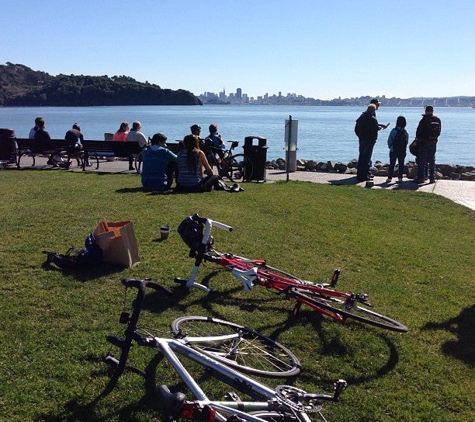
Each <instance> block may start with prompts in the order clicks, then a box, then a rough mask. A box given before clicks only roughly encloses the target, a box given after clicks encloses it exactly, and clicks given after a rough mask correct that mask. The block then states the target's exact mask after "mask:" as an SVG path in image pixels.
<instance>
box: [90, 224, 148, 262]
mask: <svg viewBox="0 0 475 422" xmlns="http://www.w3.org/2000/svg"><path fill="white" fill-rule="evenodd" d="M94 238H95V239H96V243H97V244H98V245H99V246H100V247H101V249H102V251H103V254H104V262H107V263H109V264H113V265H117V266H121V267H127V268H131V267H134V266H136V265H137V264H138V263H139V262H140V258H139V248H138V245H137V239H136V237H135V232H134V223H133V222H132V221H130V220H127V221H118V222H105V221H101V222H100V223H99V224H98V226H97V228H96V230H95V231H94Z"/></svg>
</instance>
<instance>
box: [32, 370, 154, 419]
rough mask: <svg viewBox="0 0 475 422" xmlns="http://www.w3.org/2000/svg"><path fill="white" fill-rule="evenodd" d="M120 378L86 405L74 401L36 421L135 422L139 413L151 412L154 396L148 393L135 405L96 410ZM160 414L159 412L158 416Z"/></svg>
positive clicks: (113, 380)
mask: <svg viewBox="0 0 475 422" xmlns="http://www.w3.org/2000/svg"><path fill="white" fill-rule="evenodd" d="M117 381H118V378H116V377H113V378H112V379H111V381H110V382H109V383H108V385H107V386H106V388H105V389H104V391H102V392H101V393H100V394H99V395H98V396H97V397H96V398H95V399H93V400H92V401H91V402H89V403H86V404H81V402H80V401H81V399H80V398H79V399H73V400H70V401H68V402H67V403H65V404H64V409H63V410H62V411H61V412H59V413H55V414H52V413H49V414H41V415H38V416H37V417H35V418H34V421H37V422H42V421H48V422H99V421H105V420H117V421H135V420H139V419H138V418H137V413H139V412H141V411H145V412H149V411H150V409H154V408H155V405H154V401H155V400H154V394H153V393H149V392H147V389H146V394H145V395H144V396H143V397H142V398H141V399H140V400H139V401H138V402H135V403H130V404H127V405H126V406H124V407H122V408H120V409H117V410H114V411H110V412H108V413H104V412H103V411H99V410H98V409H96V407H97V406H98V404H99V403H100V401H101V400H103V399H105V398H106V397H107V396H108V395H109V394H110V393H112V391H113V390H114V387H115V386H116V384H117ZM158 415H159V412H158V410H157V416H158Z"/></svg>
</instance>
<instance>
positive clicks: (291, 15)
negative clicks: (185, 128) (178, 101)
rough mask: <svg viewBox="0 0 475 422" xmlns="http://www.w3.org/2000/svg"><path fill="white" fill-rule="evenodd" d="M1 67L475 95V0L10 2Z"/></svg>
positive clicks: (157, 79)
mask: <svg viewBox="0 0 475 422" xmlns="http://www.w3.org/2000/svg"><path fill="white" fill-rule="evenodd" d="M1 9H2V10H1V25H0V40H1V41H0V45H1V48H0V64H5V63H6V62H12V63H18V64H24V65H26V66H29V67H31V68H32V69H34V70H42V71H45V72H48V73H50V74H51V75H58V74H60V73H62V74H67V75H69V74H75V75H79V74H83V75H95V76H97V75H108V76H114V75H127V76H131V77H133V78H134V79H137V80H139V81H142V82H144V81H149V82H151V83H155V84H158V85H160V86H161V87H162V88H170V89H179V88H183V89H187V90H190V91H192V92H193V93H194V94H196V95H198V94H201V93H203V92H205V91H211V92H216V93H217V92H219V91H221V90H222V89H223V88H225V89H226V92H227V93H230V92H235V90H236V88H238V87H239V88H242V90H243V92H244V93H247V94H248V95H250V96H258V95H264V94H265V93H269V94H277V93H278V92H279V91H280V92H282V94H283V95H286V94H287V93H297V94H301V95H305V96H308V97H314V98H320V99H332V98H337V97H359V96H362V95H371V96H382V95H386V96H387V97H392V96H395V97H402V98H407V97H416V96H417V97H418V96H424V97H430V96H437V97H444V96H457V95H470V96H473V95H475V54H474V53H475V23H474V22H475V2H474V1H473V0H433V1H428V0H418V1H413V0H380V1H368V0H333V1H321V0H293V1H289V0H233V1H232V0H201V1H200V0H143V1H139V2H136V1H131V0H129V1H122V0H115V1H110V0H103V1H102V0H79V1H77V0H76V1H69V0H43V1H33V0H3V1H2V8H1Z"/></svg>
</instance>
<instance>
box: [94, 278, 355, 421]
mask: <svg viewBox="0 0 475 422" xmlns="http://www.w3.org/2000/svg"><path fill="white" fill-rule="evenodd" d="M122 283H123V284H124V285H125V287H126V291H127V290H128V289H130V288H137V289H138V292H137V297H136V299H135V300H134V302H133V312H132V314H131V315H130V314H129V312H127V311H123V312H122V314H121V318H120V320H121V322H122V323H124V324H126V325H127V326H126V329H125V338H124V339H121V338H118V337H115V336H108V337H107V340H108V341H109V342H110V343H111V344H113V345H114V346H117V347H119V348H120V349H121V352H120V357H119V358H118V359H117V358H115V357H114V356H113V355H112V354H111V353H110V352H109V353H106V354H105V355H104V356H103V360H104V362H106V363H107V364H109V365H111V366H113V367H114V369H115V370H114V377H116V378H118V377H119V376H120V375H121V374H122V373H123V372H124V371H125V370H131V371H133V372H135V373H138V374H141V375H143V376H147V373H146V371H145V370H142V369H140V368H137V367H134V366H131V365H129V364H127V359H128V356H129V351H130V348H131V346H132V344H133V343H135V344H138V345H140V346H145V347H150V348H153V349H156V350H157V352H158V353H160V354H161V355H162V356H163V357H164V358H165V359H166V360H168V362H169V363H170V364H171V366H172V367H173V369H174V370H175V372H176V373H177V374H178V375H179V377H180V379H181V380H182V381H183V383H184V384H185V385H186V387H187V388H188V389H189V390H190V392H191V393H192V394H193V396H194V397H193V399H191V400H188V399H187V397H186V395H185V394H184V393H182V392H176V393H172V392H170V390H169V388H168V387H167V386H166V385H159V386H158V387H157V388H156V393H157V398H158V400H159V402H160V405H161V410H162V416H163V420H164V421H175V420H178V419H180V418H183V419H195V420H202V421H206V422H214V421H219V422H225V421H230V422H239V421H251V422H269V421H273V422H297V421H300V422H310V421H311V420H312V417H311V416H312V414H315V415H317V416H319V417H321V418H322V419H323V420H325V418H324V417H323V415H322V413H321V409H322V402H323V401H334V402H336V401H338V399H339V396H340V394H341V392H342V391H343V389H344V388H345V387H346V382H345V381H344V380H338V381H336V382H335V384H334V393H333V394H331V395H329V394H319V393H307V392H305V391H303V390H301V389H299V388H296V387H294V386H290V385H280V386H278V387H277V388H270V387H268V386H266V385H264V384H262V383H261V382H258V381H256V380H254V379H253V378H250V377H249V376H248V375H245V374H244V373H247V374H251V375H259V376H267V377H285V378H287V377H290V376H294V375H296V374H298V373H299V372H300V364H299V361H298V359H297V358H296V357H295V355H294V354H293V353H292V352H290V351H289V350H288V349H286V348H285V347H284V346H282V345H281V344H279V343H277V342H275V341H273V340H272V339H270V338H268V337H266V336H264V335H262V334H260V333H258V332H257V331H254V330H252V329H249V328H246V327H242V326H240V325H238V324H234V323H231V322H227V321H222V320H219V319H214V318H207V317H196V316H188V317H182V318H178V319H176V320H175V321H173V323H172V326H171V331H172V334H173V338H163V337H158V336H155V335H154V334H153V333H152V332H151V330H150V329H143V328H140V327H139V326H138V321H139V317H140V313H141V310H142V306H143V301H144V298H145V295H146V288H147V287H149V288H152V289H155V290H159V291H161V292H163V293H167V294H171V292H170V291H169V290H168V289H166V288H165V287H163V286H161V285H159V284H157V283H154V282H152V281H150V280H140V279H123V280H122ZM179 355H180V356H182V357H186V358H187V359H190V360H192V361H193V362H196V363H197V364H199V365H200V366H202V367H204V368H205V369H206V370H207V373H208V374H210V375H211V376H212V377H214V378H216V379H217V380H219V381H222V382H224V383H225V384H227V385H228V386H230V387H232V388H234V389H236V390H237V391H239V392H240V393H241V394H245V395H246V397H249V399H246V400H241V398H240V397H239V396H238V395H237V393H236V392H234V391H231V392H228V393H227V394H226V397H225V398H224V400H223V399H219V400H215V399H212V398H210V397H209V395H208V394H206V393H205V391H204V390H203V388H202V387H201V386H200V385H199V383H198V382H197V381H196V380H195V379H194V378H193V376H192V375H191V374H190V372H189V371H188V370H187V369H186V367H185V365H184V363H183V362H182V361H181V360H180V358H179Z"/></svg>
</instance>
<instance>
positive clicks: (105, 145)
mask: <svg viewBox="0 0 475 422" xmlns="http://www.w3.org/2000/svg"><path fill="white" fill-rule="evenodd" d="M82 144H83V147H84V160H83V164H82V169H83V170H86V165H87V163H88V162H89V160H90V159H95V160H96V170H97V169H98V168H99V163H100V160H107V158H108V157H113V158H129V157H130V156H131V155H132V156H135V168H136V169H138V168H139V165H138V162H137V161H138V160H139V159H140V158H139V155H140V153H141V152H142V148H141V147H140V145H139V143H138V142H117V141H92V140H84V141H83V142H82Z"/></svg>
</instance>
